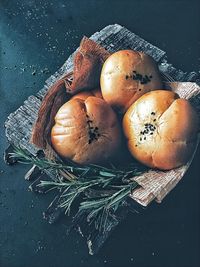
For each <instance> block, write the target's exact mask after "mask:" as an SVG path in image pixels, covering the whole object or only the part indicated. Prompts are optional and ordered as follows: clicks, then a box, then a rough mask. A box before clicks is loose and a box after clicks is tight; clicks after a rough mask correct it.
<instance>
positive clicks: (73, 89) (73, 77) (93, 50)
mask: <svg viewBox="0 0 200 267" xmlns="http://www.w3.org/2000/svg"><path fill="white" fill-rule="evenodd" d="M109 55H110V53H109V52H108V51H106V50H105V49H104V48H103V47H102V46H100V45H99V44H97V43H95V42H94V41H92V40H90V39H89V38H87V37H83V39H82V41H81V43H80V47H79V49H78V51H77V52H76V53H75V56H74V69H73V73H67V74H65V75H64V76H63V77H62V78H61V79H60V80H58V81H57V82H56V83H55V84H54V85H53V86H52V87H50V88H49V90H48V92H47V94H46V95H45V97H44V99H43V101H42V104H41V107H40V109H39V112H38V117H37V120H36V123H35V125H34V127H33V130H32V137H31V142H32V143H33V144H34V145H36V146H37V147H40V148H43V149H45V148H47V146H48V144H50V131H51V128H52V127H53V124H54V117H55V115H56V113H57V111H58V109H59V108H60V107H61V106H62V105H63V104H64V103H65V102H66V101H68V100H69V99H70V97H71V95H74V94H76V93H77V92H79V91H82V90H92V89H94V88H97V87H99V81H100V72H101V68H102V65H103V63H104V61H105V60H106V59H107V57H108V56H109ZM48 149H49V146H48Z"/></svg>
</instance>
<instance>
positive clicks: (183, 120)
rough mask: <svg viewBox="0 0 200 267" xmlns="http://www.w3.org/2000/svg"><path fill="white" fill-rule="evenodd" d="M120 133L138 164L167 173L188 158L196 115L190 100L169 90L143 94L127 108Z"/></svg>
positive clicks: (191, 146)
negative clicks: (124, 137) (122, 133)
mask: <svg viewBox="0 0 200 267" xmlns="http://www.w3.org/2000/svg"><path fill="white" fill-rule="evenodd" d="M145 125H146V126H145ZM123 130H124V133H125V136H126V138H127V142H128V148H129V151H130V152H131V154H132V155H133V156H134V157H135V158H136V159H137V160H138V161H140V162H141V163H143V164H145V165H147V166H149V167H151V168H158V169H162V170H169V169H173V168H176V167H179V166H181V165H183V164H185V163H187V161H188V160H189V159H190V158H191V156H192V153H193V152H194V149H195V146H196V141H197V133H198V116H197V114H196V112H195V111H194V109H193V108H192V106H191V104H190V103H189V101H187V100H185V99H181V98H178V96H177V95H176V94H175V93H173V92H171V91H166V90H156V91H152V92H150V93H147V94H145V95H143V96H142V97H141V98H140V99H138V100H137V101H136V102H135V103H134V104H133V105H132V106H131V107H130V108H129V109H128V111H127V112H126V114H125V116H124V118H123Z"/></svg>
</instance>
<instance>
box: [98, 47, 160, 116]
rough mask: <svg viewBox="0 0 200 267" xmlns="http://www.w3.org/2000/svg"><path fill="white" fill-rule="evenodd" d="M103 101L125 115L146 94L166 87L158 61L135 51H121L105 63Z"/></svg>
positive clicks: (102, 75)
mask: <svg viewBox="0 0 200 267" xmlns="http://www.w3.org/2000/svg"><path fill="white" fill-rule="evenodd" d="M100 84H101V91H102V95H103V98H104V99H105V100H106V102H108V103H109V104H110V105H111V106H112V107H113V108H116V109H118V110H119V111H120V112H122V113H123V112H125V111H126V110H127V109H128V108H129V107H130V105H131V104H132V103H134V102H135V101H136V100H137V99H138V98H139V97H141V96H142V95H143V94H145V93H147V92H149V91H151V90H155V89H159V88H162V81H161V78H160V74H159V70H158V67H157V64H156V62H155V61H154V59H153V58H152V57H150V56H148V55H146V54H144V53H141V52H137V51H134V50H121V51H118V52H116V53H114V54H112V55H111V56H110V57H109V58H108V59H107V60H106V61H105V63H104V65H103V68H102V71H101V77H100Z"/></svg>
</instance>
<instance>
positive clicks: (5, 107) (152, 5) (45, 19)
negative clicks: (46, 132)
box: [0, 0, 200, 267]
mask: <svg viewBox="0 0 200 267" xmlns="http://www.w3.org/2000/svg"><path fill="white" fill-rule="evenodd" d="M199 8H200V7H199V4H198V1H192V0H187V1H184V0H182V1H181V0H179V1H178V0H173V1H172V0H171V1H169V0H167V1H163V0H160V1H159V0H157V1H156V0H151V1H150V0H132V1H131V0H127V1H122V0H121V1H117V0H116V1H111V0H110V1H103V0H96V1H95V0H90V1H89V0H79V1H64V0H54V1H51V0H49V1H47V0H44V1H42V0H41V1H37V0H21V1H18V0H8V1H6V0H0V42H1V43H0V48H1V54H0V83H1V84H0V101H1V103H0V114H1V116H0V124H1V128H0V131H1V132H0V146H1V154H3V150H4V149H5V148H6V146H7V143H6V138H5V136H4V129H3V122H4V121H5V119H6V117H7V116H8V114H9V113H10V112H13V111H14V110H15V109H17V108H18V107H19V106H20V105H21V104H22V103H23V101H24V100H25V99H26V98H27V97H28V96H29V95H30V94H33V93H36V92H37V91H38V90H39V89H40V88H41V87H42V86H43V84H44V81H45V79H46V78H48V76H49V75H50V74H51V73H54V72H55V71H56V70H57V69H58V68H59V67H60V66H61V65H62V64H63V62H64V61H65V59H66V58H67V57H68V56H69V55H70V54H71V53H72V52H73V51H74V49H75V48H76V47H77V46H78V44H79V42H80V40H81V38H82V36H83V35H87V36H90V35H91V34H92V33H94V32H96V31H98V30H100V29H101V28H103V27H104V26H106V25H108V24H113V23H119V24H121V25H124V26H125V27H127V28H128V29H130V30H131V31H133V32H135V33H137V34H139V35H140V36H141V37H143V38H145V39H146V40H148V41H150V42H152V43H153V44H155V45H157V46H158V47H160V48H161V49H163V50H166V51H167V55H168V58H169V61H170V62H172V63H173V64H174V65H175V66H177V67H178V68H181V69H183V70H185V71H192V70H195V71H198V70H199V65H200V64H199V63H200V55H199V52H200V51H199V47H200V32H199V27H200V14H199V13H200V12H199ZM45 68H48V69H45ZM199 157H200V151H199V150H198V152H197V155H196V157H195V159H194V162H193V164H192V166H191V168H190V170H189V171H188V173H187V175H186V176H185V178H184V180H183V181H182V182H181V183H180V184H179V185H178V186H177V187H176V188H175V189H174V190H173V192H171V193H170V195H169V196H168V197H167V198H166V199H165V200H164V202H163V203H162V205H156V204H155V205H152V206H150V207H149V208H148V209H147V210H146V211H144V213H142V214H138V215H135V214H133V215H130V216H129V217H128V218H127V220H126V221H124V222H123V223H122V224H121V225H120V226H119V227H118V228H117V230H116V231H115V232H114V233H113V234H112V236H111V237H110V239H109V240H108V242H107V243H106V244H105V246H104V248H103V249H102V250H101V252H100V253H99V255H97V256H93V257H91V256H89V255H88V253H87V248H86V245H85V243H84V241H83V240H82V239H81V237H80V236H79V235H78V234H76V233H72V234H71V235H70V236H68V237H67V236H66V234H65V232H66V226H65V223H64V222H63V221H62V222H60V223H58V224H56V225H48V224H47V222H46V221H44V220H43V219H42V211H43V210H44V209H45V208H46V207H47V205H48V203H49V200H50V198H49V196H38V195H34V194H32V193H30V192H28V191H27V187H28V183H27V182H25V181H24V179H23V175H24V173H25V171H26V170H27V168H28V167H27V166H20V165H18V166H13V167H9V166H6V165H5V164H4V162H3V161H1V162H0V212H1V214H0V266H1V267H41V266H42V267H73V266H74V267H79V266H85V267H93V266H96V267H101V266H116V267H117V266H123V267H128V266H135V267H150V266H152V267H156V266H159V267H165V266H166V267H170V266H174V267H184V266H188V267H197V266H200V254H199V250H200V231H199V230H200V228H199V225H200V217H199V211H200V209H199V208H200V207H199V200H200V199H199V191H200V182H199V170H200V168H199V161H198V159H199Z"/></svg>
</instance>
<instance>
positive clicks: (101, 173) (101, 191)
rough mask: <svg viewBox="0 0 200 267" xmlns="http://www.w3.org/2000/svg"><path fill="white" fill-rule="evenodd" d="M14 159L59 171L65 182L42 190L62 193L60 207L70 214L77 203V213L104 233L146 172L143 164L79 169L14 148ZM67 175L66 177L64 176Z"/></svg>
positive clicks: (46, 183)
mask: <svg viewBox="0 0 200 267" xmlns="http://www.w3.org/2000/svg"><path fill="white" fill-rule="evenodd" d="M11 157H14V158H16V159H17V160H18V161H19V162H21V163H25V164H34V165H36V166H38V167H39V168H40V169H41V170H49V169H53V170H57V171H58V172H59V173H60V174H61V175H62V179H55V180H50V181H41V182H40V183H39V184H38V186H39V187H47V188H49V190H58V192H60V199H59V203H60V204H59V207H60V208H63V209H64V210H65V213H66V214H70V211H71V207H72V205H73V204H74V202H75V201H78V212H83V211H84V212H87V214H88V215H87V219H88V221H89V222H95V226H96V228H97V229H98V230H103V231H105V227H106V220H107V218H108V216H110V215H111V214H112V215H113V214H115V212H116V211H117V210H118V208H119V207H120V206H121V205H122V204H123V203H124V202H125V200H126V198H127V197H128V196H129V195H130V193H131V192H132V191H133V190H134V189H135V188H136V187H137V186H138V184H137V183H136V182H135V181H134V180H133V179H132V178H133V177H134V176H137V175H140V174H141V173H142V172H144V170H145V168H144V167H143V166H142V165H140V164H134V165H129V166H126V167H124V168H122V169H116V168H115V167H114V166H113V165H111V167H105V166H99V165H95V164H91V165H87V166H86V165H83V166H82V165H78V164H74V163H73V162H70V161H67V162H66V163H65V162H62V161H50V160H47V159H46V158H38V157H34V156H32V155H30V154H29V153H27V152H26V151H24V150H22V149H19V148H15V150H14V153H12V154H11ZM63 174H64V175H63Z"/></svg>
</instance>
